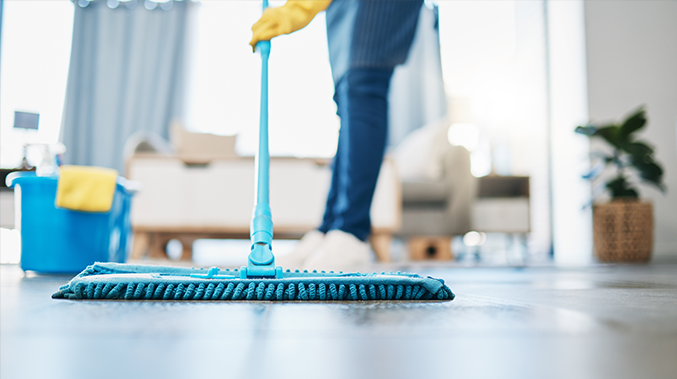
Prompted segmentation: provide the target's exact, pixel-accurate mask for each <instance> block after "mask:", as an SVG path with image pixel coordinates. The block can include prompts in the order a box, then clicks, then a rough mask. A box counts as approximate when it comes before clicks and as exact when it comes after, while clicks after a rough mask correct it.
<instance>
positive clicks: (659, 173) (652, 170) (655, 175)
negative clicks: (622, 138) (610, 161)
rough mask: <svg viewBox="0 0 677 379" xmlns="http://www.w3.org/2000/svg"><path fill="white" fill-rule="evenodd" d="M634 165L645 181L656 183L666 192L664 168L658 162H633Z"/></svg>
mask: <svg viewBox="0 0 677 379" xmlns="http://www.w3.org/2000/svg"><path fill="white" fill-rule="evenodd" d="M633 163H634V164H633V166H634V167H635V168H636V169H637V170H638V171H639V176H640V177H641V178H642V180H644V181H645V182H648V183H650V184H653V185H655V186H656V187H658V188H659V189H660V190H661V191H663V192H665V186H664V185H663V168H662V167H661V166H659V165H658V164H657V163H656V162H653V161H649V162H639V163H638V162H633Z"/></svg>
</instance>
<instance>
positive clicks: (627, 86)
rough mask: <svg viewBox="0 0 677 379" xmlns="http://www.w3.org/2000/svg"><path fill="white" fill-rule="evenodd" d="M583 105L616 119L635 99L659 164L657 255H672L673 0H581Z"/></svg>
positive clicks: (676, 161)
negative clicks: (585, 80) (661, 173)
mask: <svg viewBox="0 0 677 379" xmlns="http://www.w3.org/2000/svg"><path fill="white" fill-rule="evenodd" d="M585 28H586V45H587V62H588V65H587V71H588V106H589V113H590V118H591V119H592V120H596V121H612V120H618V119H619V118H620V117H621V116H623V115H624V114H626V113H627V112H628V111H630V110H632V109H634V108H635V107H637V106H638V105H640V104H644V105H645V106H646V110H647V115H648V118H649V124H648V128H647V129H646V131H644V132H643V133H642V136H641V137H642V139H646V140H647V141H648V142H650V143H651V144H652V145H654V146H655V148H656V151H657V159H658V161H660V162H661V163H662V164H663V168H664V170H665V174H664V179H665V184H666V185H667V187H668V192H667V195H665V196H664V195H662V194H661V193H660V192H659V191H657V190H654V189H653V188H649V187H642V188H641V189H640V191H641V195H642V196H643V197H644V198H646V199H648V200H650V201H652V202H653V203H654V212H655V216H654V217H655V223H656V227H655V249H654V253H655V255H657V256H661V255H663V256H665V255H673V256H677V1H586V3H585Z"/></svg>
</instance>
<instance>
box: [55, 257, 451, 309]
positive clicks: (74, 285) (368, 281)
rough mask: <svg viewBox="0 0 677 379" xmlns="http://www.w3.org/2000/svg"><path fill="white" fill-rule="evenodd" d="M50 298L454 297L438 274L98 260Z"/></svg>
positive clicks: (403, 298)
mask: <svg viewBox="0 0 677 379" xmlns="http://www.w3.org/2000/svg"><path fill="white" fill-rule="evenodd" d="M52 297H53V298H65V299H73V300H75V299H89V300H95V299H109V300H229V301H233V300H267V301H294V300H302V301H313V300H315V301H359V300H427V301H432V300H447V301H448V300H453V299H454V293H453V292H451V290H450V289H449V287H447V286H446V285H445V284H444V281H443V280H442V279H435V278H431V277H426V278H424V277H421V276H418V275H415V274H404V273H399V272H398V273H381V274H375V273H374V274H360V273H333V272H330V273H325V272H307V271H306V272H298V271H296V272H291V271H289V270H287V271H286V272H284V273H283V278H282V279H275V278H246V279H241V278H240V272H239V270H223V269H221V270H220V269H218V268H216V267H212V268H210V269H208V270H206V269H195V268H184V267H163V266H146V265H128V264H119V263H96V264H94V265H91V266H89V267H87V269H85V270H84V271H83V272H81V273H80V274H79V275H77V276H76V277H75V278H73V279H72V280H71V281H70V282H69V283H68V284H67V285H65V286H63V287H61V288H60V289H59V291H58V292H57V293H55V294H54V295H52Z"/></svg>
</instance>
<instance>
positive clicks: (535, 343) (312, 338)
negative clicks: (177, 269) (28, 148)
mask: <svg viewBox="0 0 677 379" xmlns="http://www.w3.org/2000/svg"><path fill="white" fill-rule="evenodd" d="M419 271H420V270H419ZM420 273H422V274H427V275H434V276H439V277H443V278H445V279H446V280H447V283H448V284H449V285H450V287H451V288H452V289H453V290H454V292H456V294H457V298H456V300H454V301H452V302H446V303H381V302H377V303H356V304H347V303H342V304H317V303H287V304H272V303H200V302H188V303H186V302H183V303H181V302H177V303H171V302H110V301H102V302H77V301H67V300H52V299H51V298H50V295H51V294H52V292H54V291H55V290H56V289H57V288H58V287H59V286H60V285H62V284H64V283H65V282H66V281H67V280H68V277H63V276H61V277H59V276H24V274H23V272H21V270H20V269H19V268H18V267H17V266H14V265H3V266H0V275H1V280H2V281H1V289H0V310H1V312H2V313H1V318H0V322H1V329H0V336H1V346H0V349H1V350H0V351H1V354H2V357H1V362H0V363H1V365H0V370H1V371H0V377H1V378H2V379H9V378H90V377H91V378H132V377H139V378H162V377H167V378H173V377H181V378H197V377H205V378H206V377H224V378H225V377H254V378H273V377H274V378H287V377H289V378H356V377H364V378H390V377H392V378H411V377H419V378H424V377H435V378H452V377H453V378H576V379H585V378H614V379H618V378H673V379H674V378H677V265H675V264H664V265H655V264H654V265H648V266H597V267H590V268H581V269H557V268H552V267H541V268H526V269H511V268H437V269H430V268H429V269H425V270H422V272H420Z"/></svg>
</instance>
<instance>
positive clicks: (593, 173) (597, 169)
mask: <svg viewBox="0 0 677 379" xmlns="http://www.w3.org/2000/svg"><path fill="white" fill-rule="evenodd" d="M605 167H606V163H605V161H598V162H597V163H596V164H595V165H594V166H592V167H591V168H590V171H588V173H587V174H585V175H583V179H587V180H595V179H597V177H599V175H600V174H601V173H602V172H604V168H605Z"/></svg>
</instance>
